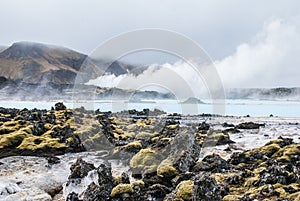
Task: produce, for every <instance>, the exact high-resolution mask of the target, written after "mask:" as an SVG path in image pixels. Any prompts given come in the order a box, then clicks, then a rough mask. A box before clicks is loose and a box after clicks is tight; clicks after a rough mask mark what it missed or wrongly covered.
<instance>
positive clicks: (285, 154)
mask: <svg viewBox="0 0 300 201" xmlns="http://www.w3.org/2000/svg"><path fill="white" fill-rule="evenodd" d="M298 147H300V144H291V145H288V146H285V147H283V148H281V149H280V150H279V151H277V152H276V153H274V154H273V156H272V157H273V158H277V157H281V159H286V160H288V161H289V159H290V156H291V155H299V154H300V150H299V149H298Z"/></svg>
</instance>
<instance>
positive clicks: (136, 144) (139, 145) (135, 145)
mask: <svg viewBox="0 0 300 201" xmlns="http://www.w3.org/2000/svg"><path fill="white" fill-rule="evenodd" d="M124 148H125V149H128V148H136V149H141V148H142V143H141V141H139V140H138V141H134V142H130V143H128V144H127V145H125V146H124Z"/></svg>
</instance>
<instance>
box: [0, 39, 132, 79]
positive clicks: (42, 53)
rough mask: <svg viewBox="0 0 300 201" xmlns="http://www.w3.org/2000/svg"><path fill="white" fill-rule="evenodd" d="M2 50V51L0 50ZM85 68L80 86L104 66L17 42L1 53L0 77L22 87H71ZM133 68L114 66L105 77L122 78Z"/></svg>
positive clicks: (79, 56)
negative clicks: (46, 84) (69, 85)
mask: <svg viewBox="0 0 300 201" xmlns="http://www.w3.org/2000/svg"><path fill="white" fill-rule="evenodd" d="M4 49H5V48H4ZM83 63H84V64H85V65H84V66H85V71H84V73H85V74H86V75H85V76H83V77H81V78H82V82H87V81H88V80H89V79H94V78H96V77H97V76H99V75H101V74H103V73H104V69H103V67H104V66H106V65H107V63H106V62H105V61H103V60H101V59H99V60H92V59H90V58H88V57H87V55H85V54H81V53H79V52H76V51H73V50H70V49H67V48H63V47H59V46H53V45H45V44H41V43H33V42H17V43H14V44H13V45H12V46H10V47H8V48H6V49H5V50H3V51H2V52H1V48H0V77H5V78H7V79H11V80H14V81H21V82H26V83H34V84H38V83H55V84H73V83H74V79H75V77H76V75H77V74H78V71H79V70H80V68H81V67H82V64H83ZM134 68H135V66H132V65H127V64H123V63H120V62H117V61H116V62H114V63H112V64H111V65H110V67H109V68H108V69H106V71H105V72H106V73H111V74H115V75H116V76H118V75H121V74H126V73H128V72H129V71H130V70H132V69H134Z"/></svg>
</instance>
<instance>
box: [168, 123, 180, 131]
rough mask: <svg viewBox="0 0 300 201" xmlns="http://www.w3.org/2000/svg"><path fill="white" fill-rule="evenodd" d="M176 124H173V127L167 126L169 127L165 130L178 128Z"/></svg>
mask: <svg viewBox="0 0 300 201" xmlns="http://www.w3.org/2000/svg"><path fill="white" fill-rule="evenodd" d="M178 126H179V125H178V124H174V125H169V126H167V129H170V130H175V129H177V128H178Z"/></svg>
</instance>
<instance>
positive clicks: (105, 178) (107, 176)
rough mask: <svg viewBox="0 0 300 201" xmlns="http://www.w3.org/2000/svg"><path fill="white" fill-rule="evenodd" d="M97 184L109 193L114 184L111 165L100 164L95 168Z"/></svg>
mask: <svg viewBox="0 0 300 201" xmlns="http://www.w3.org/2000/svg"><path fill="white" fill-rule="evenodd" d="M97 173H98V183H99V185H100V186H102V187H103V188H105V189H106V191H107V192H109V193H110V191H111V189H112V187H113V186H114V185H115V184H114V178H113V176H112V173H111V165H110V164H109V163H103V164H100V165H99V167H98V168H97Z"/></svg>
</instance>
